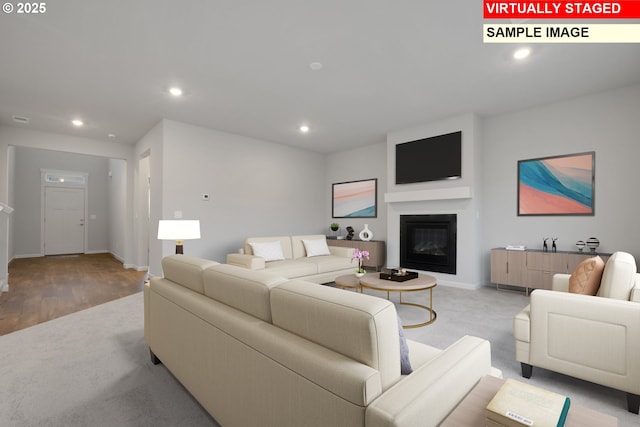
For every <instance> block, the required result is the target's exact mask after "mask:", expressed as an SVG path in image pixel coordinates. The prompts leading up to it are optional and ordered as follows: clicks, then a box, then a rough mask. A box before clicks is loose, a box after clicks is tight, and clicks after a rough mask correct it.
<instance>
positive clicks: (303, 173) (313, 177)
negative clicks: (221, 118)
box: [137, 120, 326, 275]
mask: <svg viewBox="0 0 640 427" xmlns="http://www.w3.org/2000/svg"><path fill="white" fill-rule="evenodd" d="M160 126H161V131H160V130H158V131H157V135H155V136H154V140H155V141H156V142H157V140H158V138H160V139H161V140H162V148H161V150H162V161H161V163H162V166H161V175H160V176H161V178H160V179H161V181H162V182H161V184H160V185H161V187H162V188H161V196H159V197H160V198H161V205H162V208H161V212H162V215H161V218H162V219H173V218H174V214H175V212H176V211H180V212H181V213H182V216H183V218H184V219H199V220H200V227H201V235H202V238H201V239H200V240H188V241H185V243H184V251H185V254H188V255H194V256H200V257H204V258H209V259H213V260H216V261H219V262H225V260H226V254H227V253H229V252H235V251H237V250H238V248H240V247H241V246H242V244H243V242H244V239H245V238H247V237H249V236H276V235H291V234H306V233H324V232H326V226H325V225H324V223H325V222H326V221H325V197H326V196H325V194H326V193H325V191H326V188H325V186H324V182H325V172H324V165H325V156H324V155H321V154H318V153H314V152H310V151H307V150H300V149H295V148H291V147H287V146H284V145H280V144H275V143H271V142H268V141H261V140H256V139H253V138H247V137H243V136H239V135H234V134H229V133H225V132H221V131H217V130H212V129H206V128H202V127H198V126H192V125H188V124H185V123H180V122H176V121H171V120H163V122H162V124H161V125H160ZM141 148H142V147H139V148H137V150H138V151H140V152H142V151H143V150H142V149H141ZM151 157H152V168H151V169H152V171H151V179H152V199H153V197H154V196H153V195H154V194H157V189H156V188H155V185H156V184H155V183H156V182H157V179H156V177H157V176H158V175H157V173H156V170H155V169H154V166H153V165H154V164H155V162H156V159H155V152H154V151H153V148H151ZM204 193H207V194H209V195H210V200H209V201H203V200H202V194H204ZM154 206H155V205H154ZM155 233H157V220H156V219H154V221H152V231H151V241H152V242H153V241H154V240H155V239H154V235H155ZM174 249H175V242H164V244H162V252H161V254H158V253H154V252H153V251H152V253H151V259H150V266H151V267H150V273H151V274H156V275H157V274H160V272H161V270H159V269H158V266H159V264H160V259H161V257H162V256H163V255H168V254H171V253H173V252H174Z"/></svg>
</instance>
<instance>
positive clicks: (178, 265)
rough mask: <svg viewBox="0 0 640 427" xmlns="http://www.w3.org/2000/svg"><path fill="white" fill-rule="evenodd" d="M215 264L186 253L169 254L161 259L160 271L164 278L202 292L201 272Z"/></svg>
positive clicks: (215, 263)
mask: <svg viewBox="0 0 640 427" xmlns="http://www.w3.org/2000/svg"><path fill="white" fill-rule="evenodd" d="M217 264H218V263H217V262H215V261H210V260H208V259H202V258H196V257H192V256H188V255H169V256H166V257H164V258H163V259H162V272H163V274H164V277H165V279H168V280H171V281H172V282H176V283H180V284H181V285H182V286H184V287H185V288H189V289H191V290H192V291H195V292H198V293H200V294H202V293H204V282H203V281H202V272H203V271H204V269H206V268H207V267H211V266H213V265H217Z"/></svg>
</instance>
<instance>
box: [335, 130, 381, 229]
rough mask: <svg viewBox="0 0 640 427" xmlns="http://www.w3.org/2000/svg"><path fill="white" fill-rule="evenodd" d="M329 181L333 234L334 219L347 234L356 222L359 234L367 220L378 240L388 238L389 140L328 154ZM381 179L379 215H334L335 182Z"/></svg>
mask: <svg viewBox="0 0 640 427" xmlns="http://www.w3.org/2000/svg"><path fill="white" fill-rule="evenodd" d="M326 176H327V178H326V181H325V184H324V187H323V193H324V195H325V197H324V201H325V218H326V219H325V222H324V224H323V225H324V226H325V230H324V233H327V235H329V233H330V230H329V225H330V224H331V223H333V222H337V223H338V224H340V228H341V233H342V234H343V235H345V234H346V230H345V229H346V227H347V226H349V225H350V226H352V227H353V229H354V230H355V238H356V239H357V238H358V233H360V231H362V229H363V228H364V225H365V224H368V225H369V229H370V230H371V232H372V233H373V239H374V240H387V208H386V206H385V203H384V193H385V192H386V190H387V144H386V142H384V141H383V142H379V143H377V144H372V145H367V146H366V147H360V148H356V149H353V150H347V151H341V152H339V153H333V154H329V155H327V159H326ZM370 178H377V179H378V217H377V218H332V216H331V215H332V211H331V202H332V201H331V188H332V184H335V183H338V182H347V181H359V180H362V179H370Z"/></svg>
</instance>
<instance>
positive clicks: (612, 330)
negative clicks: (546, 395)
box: [528, 289, 640, 394]
mask: <svg viewBox="0 0 640 427" xmlns="http://www.w3.org/2000/svg"><path fill="white" fill-rule="evenodd" d="M530 324H531V344H530V353H529V358H530V361H529V362H528V363H529V364H530V365H533V366H539V367H542V368H546V369H551V370H553V371H556V372H560V373H563V374H566V375H570V376H573V377H576V378H582V379H584V380H587V381H591V382H595V383H597V384H602V385H605V386H608V387H614V388H617V389H618V390H623V391H626V392H628V393H634V394H640V382H638V378H640V359H638V355H637V349H638V348H640V304H636V303H634V302H630V301H623V300H617V299H612V298H604V297H597V296H590V295H579V294H571V293H565V292H554V291H547V290H542V289H537V290H535V291H534V292H533V293H532V294H531V321H530Z"/></svg>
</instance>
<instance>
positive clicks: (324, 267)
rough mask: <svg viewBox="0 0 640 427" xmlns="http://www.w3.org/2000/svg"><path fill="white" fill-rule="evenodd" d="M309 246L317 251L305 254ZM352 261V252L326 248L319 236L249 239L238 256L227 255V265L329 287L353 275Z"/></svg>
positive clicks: (324, 239) (348, 249) (340, 248)
mask: <svg viewBox="0 0 640 427" xmlns="http://www.w3.org/2000/svg"><path fill="white" fill-rule="evenodd" d="M322 242H324V246H323V245H322ZM312 244H314V245H315V248H318V247H319V248H320V250H317V251H315V252H312V251H311V250H308V248H307V246H309V247H311V246H310V245H312ZM274 246H275V248H274ZM278 248H279V249H280V252H278V251H277V250H278ZM259 249H263V253H260V254H258V253H257V252H258V250H259ZM322 249H324V250H322ZM274 253H275V255H274ZM258 255H263V256H258ZM352 257H353V248H342V247H335V246H327V244H326V236H324V235H322V234H311V235H299V236H276V237H250V238H248V239H246V240H245V242H244V247H243V248H242V249H241V250H240V251H239V253H233V254H228V255H227V264H231V265H235V266H238V267H243V268H248V269H250V270H264V271H268V272H270V273H275V274H278V275H279V276H283V277H286V278H288V279H305V280H308V281H310V282H314V283H328V282H333V281H334V280H335V278H336V277H338V276H340V275H343V274H349V273H354V272H355V270H356V268H357V267H358V265H357V263H356V261H353V260H352Z"/></svg>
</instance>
